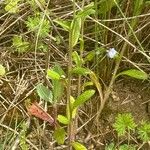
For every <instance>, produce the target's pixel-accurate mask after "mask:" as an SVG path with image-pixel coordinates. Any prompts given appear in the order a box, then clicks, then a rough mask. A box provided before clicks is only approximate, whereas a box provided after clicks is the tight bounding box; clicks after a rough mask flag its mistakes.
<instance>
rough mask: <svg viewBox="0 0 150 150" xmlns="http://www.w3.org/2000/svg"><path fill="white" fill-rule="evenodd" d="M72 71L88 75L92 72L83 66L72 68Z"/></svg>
mask: <svg viewBox="0 0 150 150" xmlns="http://www.w3.org/2000/svg"><path fill="white" fill-rule="evenodd" d="M71 73H72V74H77V75H87V74H90V70H89V69H87V68H83V67H75V68H73V69H72V71H71Z"/></svg>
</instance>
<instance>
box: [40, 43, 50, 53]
mask: <svg viewBox="0 0 150 150" xmlns="http://www.w3.org/2000/svg"><path fill="white" fill-rule="evenodd" d="M38 50H39V51H41V52H47V50H48V45H46V44H45V43H43V42H41V41H39V43H38Z"/></svg>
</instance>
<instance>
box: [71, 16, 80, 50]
mask: <svg viewBox="0 0 150 150" xmlns="http://www.w3.org/2000/svg"><path fill="white" fill-rule="evenodd" d="M81 21H82V20H81V18H79V17H76V18H74V19H73V21H72V22H71V28H70V30H71V34H70V36H71V39H70V41H71V47H74V46H75V45H76V44H77V42H78V39H79V36H80V30H81Z"/></svg>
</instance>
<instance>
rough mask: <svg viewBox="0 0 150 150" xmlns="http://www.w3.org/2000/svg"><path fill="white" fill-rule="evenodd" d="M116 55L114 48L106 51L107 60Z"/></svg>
mask: <svg viewBox="0 0 150 150" xmlns="http://www.w3.org/2000/svg"><path fill="white" fill-rule="evenodd" d="M116 55H117V51H116V50H115V49H114V48H110V49H109V50H107V56H108V57H109V58H114V57H115V56H116Z"/></svg>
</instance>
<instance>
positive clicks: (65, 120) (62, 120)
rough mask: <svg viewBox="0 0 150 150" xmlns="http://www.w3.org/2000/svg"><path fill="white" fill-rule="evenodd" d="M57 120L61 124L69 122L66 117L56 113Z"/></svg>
mask: <svg viewBox="0 0 150 150" xmlns="http://www.w3.org/2000/svg"><path fill="white" fill-rule="evenodd" d="M57 120H58V121H59V122H60V123H62V124H69V120H68V118H67V117H65V116H63V115H58V117H57Z"/></svg>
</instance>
